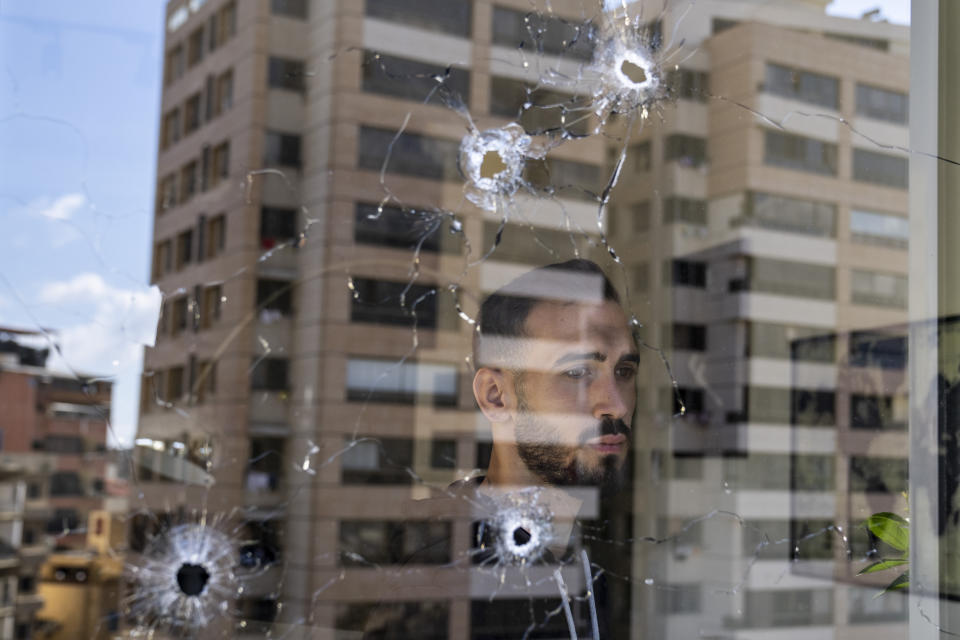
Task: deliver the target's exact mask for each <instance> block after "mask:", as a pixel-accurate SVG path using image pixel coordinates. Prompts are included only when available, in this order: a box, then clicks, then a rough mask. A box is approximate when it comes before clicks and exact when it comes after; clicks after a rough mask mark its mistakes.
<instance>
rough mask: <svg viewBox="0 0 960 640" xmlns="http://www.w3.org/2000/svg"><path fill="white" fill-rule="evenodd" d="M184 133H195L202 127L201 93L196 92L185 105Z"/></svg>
mask: <svg viewBox="0 0 960 640" xmlns="http://www.w3.org/2000/svg"><path fill="white" fill-rule="evenodd" d="M183 112H184V118H183V121H184V122H183V135H187V134H190V133H193V132H194V131H196V130H197V129H199V128H200V94H199V93H195V94H193V95H192V96H190V97H189V98H187V101H186V102H185V103H184V105H183Z"/></svg>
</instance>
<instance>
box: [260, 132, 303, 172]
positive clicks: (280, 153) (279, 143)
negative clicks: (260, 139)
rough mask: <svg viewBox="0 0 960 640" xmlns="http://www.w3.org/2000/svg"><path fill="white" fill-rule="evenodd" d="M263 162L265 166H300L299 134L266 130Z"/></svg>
mask: <svg viewBox="0 0 960 640" xmlns="http://www.w3.org/2000/svg"><path fill="white" fill-rule="evenodd" d="M263 162H264V164H265V165H267V166H284V167H299V166H300V136H298V135H294V134H291V133H278V132H276V131H267V134H266V136H265V137H264V156H263Z"/></svg>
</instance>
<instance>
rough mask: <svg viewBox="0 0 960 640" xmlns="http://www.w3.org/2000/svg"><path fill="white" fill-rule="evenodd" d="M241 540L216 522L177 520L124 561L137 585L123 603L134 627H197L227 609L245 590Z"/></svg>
mask: <svg viewBox="0 0 960 640" xmlns="http://www.w3.org/2000/svg"><path fill="white" fill-rule="evenodd" d="M238 555H239V545H238V544H237V541H236V540H234V539H232V538H231V537H230V536H229V535H227V534H226V533H224V532H223V531H221V530H219V529H218V528H216V527H214V526H207V525H203V524H181V525H177V526H174V527H172V528H170V529H167V530H166V531H161V532H160V533H158V534H157V535H156V536H155V537H154V538H153V539H152V540H150V542H149V544H148V545H147V547H146V549H145V550H144V552H143V553H142V554H141V555H140V556H139V557H137V558H134V559H132V560H130V561H128V564H127V567H126V573H127V577H128V579H129V580H130V581H131V582H132V583H133V584H134V585H135V588H134V589H133V591H132V595H131V596H130V597H129V599H128V600H127V602H126V603H125V605H126V608H127V610H128V611H129V614H130V616H132V617H133V618H134V619H135V620H136V621H137V624H138V626H143V627H147V628H149V629H169V630H171V631H173V632H177V631H182V630H184V629H190V630H192V629H199V628H202V627H204V626H206V625H208V624H210V623H211V622H212V621H213V620H214V619H215V618H218V617H223V616H228V615H229V614H230V604H229V603H230V601H231V600H232V599H233V598H236V597H237V596H238V595H240V594H241V593H242V592H243V582H242V579H241V575H240V574H238V573H237V571H236V564H237V557H238Z"/></svg>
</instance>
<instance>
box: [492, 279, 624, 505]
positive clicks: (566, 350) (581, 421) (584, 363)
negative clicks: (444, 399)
mask: <svg viewBox="0 0 960 640" xmlns="http://www.w3.org/2000/svg"><path fill="white" fill-rule="evenodd" d="M473 352H474V363H475V367H476V374H475V376H474V380H473V392H474V396H475V397H476V400H477V403H478V404H479V406H480V410H481V411H482V412H483V414H484V415H485V416H486V417H487V418H488V419H489V420H490V422H491V424H492V432H493V447H492V452H491V457H490V465H489V468H488V470H487V475H486V477H485V478H484V483H485V484H486V485H487V486H530V485H548V486H558V487H564V486H573V485H580V486H595V487H599V488H600V489H601V490H603V491H607V492H612V491H615V490H617V489H618V488H619V487H620V485H621V484H622V482H623V475H624V465H625V461H626V457H627V452H628V449H629V445H630V432H631V422H632V418H633V412H634V407H635V404H636V388H635V384H636V375H637V367H638V363H639V355H638V353H637V348H636V344H635V341H634V339H633V336H632V334H631V331H630V328H629V324H628V322H627V317H626V315H625V314H624V311H623V309H622V308H621V306H620V302H619V297H618V296H617V293H616V290H615V289H614V288H613V286H612V284H611V283H610V281H609V280H608V279H607V277H606V276H605V275H604V273H603V271H602V270H601V269H600V267H599V266H597V265H596V264H595V263H593V262H590V261H587V260H571V261H568V262H565V263H561V264H554V265H549V266H546V267H541V268H539V269H535V270H533V271H531V272H528V273H526V274H524V275H522V276H520V277H519V278H517V279H516V280H514V281H513V282H511V283H510V284H508V285H506V286H505V287H503V288H501V289H500V290H498V291H496V292H495V293H493V294H491V295H490V296H489V297H488V298H487V299H486V300H485V301H484V303H483V305H482V306H481V309H480V315H479V319H478V323H477V331H476V333H475V337H474V346H473Z"/></svg>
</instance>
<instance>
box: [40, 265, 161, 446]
mask: <svg viewBox="0 0 960 640" xmlns="http://www.w3.org/2000/svg"><path fill="white" fill-rule="evenodd" d="M36 298H37V299H38V300H39V301H40V302H43V303H45V304H49V305H54V306H56V308H57V311H58V312H59V313H58V315H59V318H61V319H63V318H75V317H81V318H83V320H82V321H80V322H78V323H76V324H73V325H66V326H65V323H63V322H48V323H46V324H47V326H56V327H58V329H57V330H56V332H55V337H56V342H57V344H58V345H59V347H60V349H59V352H57V351H56V350H51V354H50V358H49V360H48V362H47V366H48V367H50V368H51V369H54V370H57V371H66V372H72V373H83V374H88V375H90V374H92V375H98V376H103V377H107V378H111V379H113V380H114V382H115V384H114V389H113V406H112V410H111V442H128V441H130V440H131V439H132V437H133V434H134V431H135V429H136V424H137V402H136V397H137V396H136V393H135V389H136V388H137V385H138V384H139V378H140V373H141V368H142V363H143V347H144V346H153V344H154V341H155V339H156V334H157V320H158V318H159V316H160V305H161V302H162V295H161V293H160V290H159V289H158V288H157V287H155V286H154V287H148V286H146V285H143V286H140V287H133V288H129V289H128V288H124V287H120V286H115V285H113V284H111V283H109V282H107V281H106V280H104V278H103V277H102V276H100V275H99V274H96V273H81V274H78V275H76V276H74V277H73V278H71V279H69V280H66V281H62V282H50V283H47V284H45V285H43V286H41V287H40V289H39V290H38V292H37V295H36Z"/></svg>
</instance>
